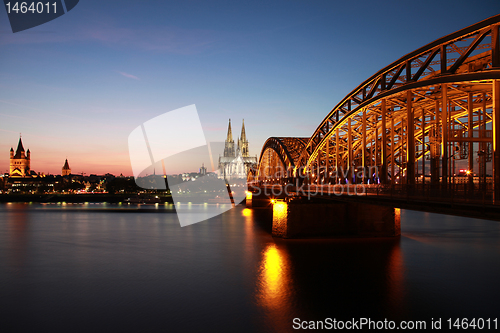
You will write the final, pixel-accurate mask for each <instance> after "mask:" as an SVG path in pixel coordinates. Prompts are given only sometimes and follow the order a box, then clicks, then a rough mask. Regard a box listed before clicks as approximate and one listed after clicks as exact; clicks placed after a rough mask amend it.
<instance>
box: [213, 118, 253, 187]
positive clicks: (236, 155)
mask: <svg viewBox="0 0 500 333" xmlns="http://www.w3.org/2000/svg"><path fill="white" fill-rule="evenodd" d="M237 143H238V145H237V146H236V147H235V146H234V140H233V132H232V130H231V119H229V126H228V129H227V138H226V142H225V145H224V156H220V157H219V170H220V174H219V178H224V179H225V180H230V179H246V178H247V174H248V172H249V171H250V169H251V168H252V167H254V166H255V165H257V157H256V156H250V154H249V151H248V140H247V136H246V133H245V121H244V120H243V125H242V127H241V135H240V137H239V138H238V141H237Z"/></svg>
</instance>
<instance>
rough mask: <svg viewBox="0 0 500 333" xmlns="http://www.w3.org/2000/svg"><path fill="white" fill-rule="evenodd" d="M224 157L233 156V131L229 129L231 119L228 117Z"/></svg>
mask: <svg viewBox="0 0 500 333" xmlns="http://www.w3.org/2000/svg"><path fill="white" fill-rule="evenodd" d="M224 157H234V140H233V131H232V130H231V119H229V126H228V127H227V138H226V143H225V145H224Z"/></svg>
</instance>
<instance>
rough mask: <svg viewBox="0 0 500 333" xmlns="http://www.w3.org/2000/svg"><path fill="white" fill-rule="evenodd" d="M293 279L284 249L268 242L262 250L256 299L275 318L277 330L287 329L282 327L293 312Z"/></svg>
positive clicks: (274, 322)
mask: <svg viewBox="0 0 500 333" xmlns="http://www.w3.org/2000/svg"><path fill="white" fill-rule="evenodd" d="M292 289H293V286H292V279H291V272H290V260H289V258H288V254H287V252H286V251H285V250H284V249H282V248H281V249H280V248H279V247H278V246H277V245H276V244H274V243H273V244H268V245H267V246H266V248H265V249H264V251H263V252H262V257H261V261H260V268H259V275H258V277H257V292H256V299H257V303H258V305H259V306H261V307H262V308H263V310H264V311H266V312H267V316H268V317H269V318H273V322H272V325H273V326H274V327H273V329H274V330H275V331H278V332H279V331H286V330H288V329H289V327H288V326H286V327H281V326H282V325H283V324H284V323H287V324H288V322H287V321H286V320H284V319H285V318H288V317H289V316H290V314H291V312H292V309H291V306H292V304H293V299H292V295H293V293H292Z"/></svg>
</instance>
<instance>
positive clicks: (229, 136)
mask: <svg viewBox="0 0 500 333" xmlns="http://www.w3.org/2000/svg"><path fill="white" fill-rule="evenodd" d="M231 141H233V131H232V130H231V119H229V126H228V127H227V139H226V142H231Z"/></svg>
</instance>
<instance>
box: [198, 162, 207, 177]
mask: <svg viewBox="0 0 500 333" xmlns="http://www.w3.org/2000/svg"><path fill="white" fill-rule="evenodd" d="M199 173H200V176H205V175H206V174H207V168H205V163H203V164H202V165H201V168H200V172H199Z"/></svg>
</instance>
